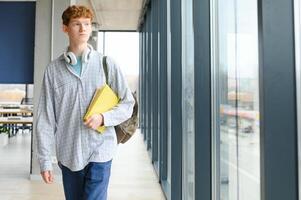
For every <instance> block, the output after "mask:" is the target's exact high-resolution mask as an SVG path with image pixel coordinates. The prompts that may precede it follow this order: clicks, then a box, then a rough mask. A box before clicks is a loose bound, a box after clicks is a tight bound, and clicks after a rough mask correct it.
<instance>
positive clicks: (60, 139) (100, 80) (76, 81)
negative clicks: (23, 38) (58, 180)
mask: <svg viewBox="0 0 301 200" xmlns="http://www.w3.org/2000/svg"><path fill="white" fill-rule="evenodd" d="M101 60H102V55H101V54H100V53H98V52H97V51H94V50H93V51H91V53H90V55H89V60H88V62H87V63H83V66H82V74H81V76H80V77H79V76H78V75H77V74H76V73H74V72H73V71H72V69H71V66H69V65H68V64H67V63H66V62H65V60H64V57H63V56H60V57H59V58H57V59H56V60H54V61H52V62H51V63H50V64H49V65H48V66H47V68H46V71H45V74H44V79H43V84H42V89H41V96H40V100H39V105H38V111H37V122H36V137H37V152H38V160H39V163H40V168H41V171H45V170H52V162H51V150H52V148H51V147H52V144H53V142H55V147H56V155H57V160H58V161H59V162H60V163H61V164H62V165H64V166H66V167H68V168H69V169H71V170H72V171H78V170H81V169H83V168H84V167H85V166H86V165H87V164H88V163H89V162H106V161H109V160H111V159H112V158H113V155H114V153H115V151H116V150H117V146H118V145H117V139H116V133H115V129H114V126H115V125H118V124H120V123H122V122H123V121H125V120H127V119H128V118H130V116H131V114H132V110H133V106H134V99H133V97H132V94H131V91H130V89H129V87H128V84H127V82H126V80H125V78H124V76H123V74H122V72H121V70H120V68H119V67H118V66H117V65H116V64H115V63H114V62H113V61H112V59H110V58H108V59H107V64H108V76H109V77H108V81H109V85H110V86H111V88H112V89H113V90H114V91H115V92H116V94H117V95H118V96H119V98H120V99H121V100H120V103H119V104H118V106H116V107H114V109H112V110H110V111H108V112H105V113H103V116H104V125H105V126H106V127H107V128H106V130H105V132H104V133H103V134H99V133H98V132H96V131H94V130H92V129H90V128H88V127H86V126H85V125H84V124H83V116H84V114H85V112H86V109H87V107H88V106H89V103H90V101H91V99H92V97H93V94H94V92H95V90H96V89H97V88H99V87H101V86H103V85H104V84H105V75H104V71H103V67H102V61H101Z"/></svg>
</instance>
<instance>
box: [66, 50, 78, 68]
mask: <svg viewBox="0 0 301 200" xmlns="http://www.w3.org/2000/svg"><path fill="white" fill-rule="evenodd" d="M64 58H65V61H66V62H67V63H69V64H71V65H76V63H77V59H76V56H75V55H74V53H72V52H67V53H66V52H65V53H64Z"/></svg>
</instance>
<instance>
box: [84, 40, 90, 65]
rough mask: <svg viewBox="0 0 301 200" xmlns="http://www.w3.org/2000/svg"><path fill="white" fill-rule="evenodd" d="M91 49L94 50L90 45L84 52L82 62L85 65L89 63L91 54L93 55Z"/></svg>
mask: <svg viewBox="0 0 301 200" xmlns="http://www.w3.org/2000/svg"><path fill="white" fill-rule="evenodd" d="M91 48H92V47H91V46H90V45H89V44H88V47H87V48H86V49H85V51H84V52H83V55H82V62H84V63H86V62H88V59H89V56H90V53H91V51H92V49H91Z"/></svg>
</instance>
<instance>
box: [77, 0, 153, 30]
mask: <svg viewBox="0 0 301 200" xmlns="http://www.w3.org/2000/svg"><path fill="white" fill-rule="evenodd" d="M148 1H149V0H77V4H81V5H85V6H88V7H90V8H91V9H92V10H93V11H94V14H95V19H94V21H95V22H97V23H98V24H99V26H98V27H97V28H96V29H98V30H117V31H137V30H138V29H139V25H140V23H141V21H142V19H143V16H144V11H145V10H144V9H145V8H146V6H147V3H148Z"/></svg>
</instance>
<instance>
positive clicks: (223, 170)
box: [216, 0, 260, 200]
mask: <svg viewBox="0 0 301 200" xmlns="http://www.w3.org/2000/svg"><path fill="white" fill-rule="evenodd" d="M217 1H218V3H217V6H218V9H217V14H218V17H217V19H218V24H217V30H218V33H217V35H218V37H217V38H216V39H217V44H218V45H217V48H218V55H216V58H217V65H218V66H216V67H217V71H218V74H219V77H218V79H219V80H218V82H217V87H218V88H219V89H218V97H217V102H219V103H218V105H217V107H218V108H219V111H220V113H219V114H218V117H217V118H218V119H219V122H218V123H217V124H218V126H219V128H218V129H217V130H220V133H219V134H220V135H219V136H220V152H219V155H220V160H219V163H220V169H219V170H220V173H219V174H220V177H219V183H220V199H222V200H259V199H260V157H259V156H260V144H259V133H260V132H259V89H258V36H257V32H258V28H257V1H256V0H217Z"/></svg>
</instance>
